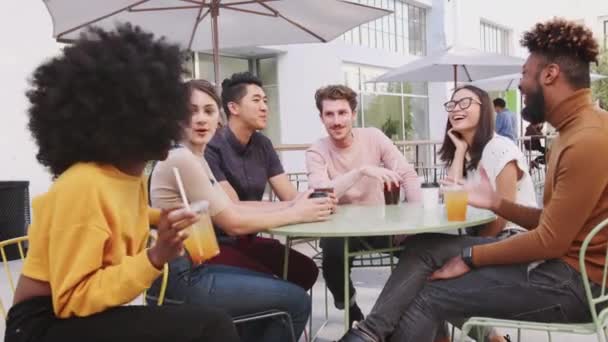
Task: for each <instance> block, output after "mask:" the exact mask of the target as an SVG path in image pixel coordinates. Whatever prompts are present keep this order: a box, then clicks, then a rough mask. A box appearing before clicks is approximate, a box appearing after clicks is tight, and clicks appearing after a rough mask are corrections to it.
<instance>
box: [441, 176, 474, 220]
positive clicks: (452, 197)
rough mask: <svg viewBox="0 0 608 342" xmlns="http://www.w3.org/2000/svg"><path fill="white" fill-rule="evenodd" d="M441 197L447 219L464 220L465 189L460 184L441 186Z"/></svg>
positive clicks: (465, 212) (466, 196) (465, 210)
mask: <svg viewBox="0 0 608 342" xmlns="http://www.w3.org/2000/svg"><path fill="white" fill-rule="evenodd" d="M443 199H444V202H445V209H446V212H447V216H448V221H465V220H466V219H467V200H468V195H467V192H466V190H465V189H464V188H463V187H462V186H460V185H450V186H447V187H445V188H443Z"/></svg>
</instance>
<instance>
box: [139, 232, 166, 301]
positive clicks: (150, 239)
mask: <svg viewBox="0 0 608 342" xmlns="http://www.w3.org/2000/svg"><path fill="white" fill-rule="evenodd" d="M157 239H158V233H157V232H156V230H154V229H150V235H149V236H148V247H152V246H153V245H154V244H155V243H156V240H157ZM168 282H169V264H168V263H165V264H164V265H163V273H162V279H161V283H160V291H159V293H158V298H157V299H156V305H158V306H161V305H163V303H164V302H165V293H166V292H167V284H168ZM147 297H148V290H146V291H144V293H143V305H147V304H148V303H147V300H146V299H147Z"/></svg>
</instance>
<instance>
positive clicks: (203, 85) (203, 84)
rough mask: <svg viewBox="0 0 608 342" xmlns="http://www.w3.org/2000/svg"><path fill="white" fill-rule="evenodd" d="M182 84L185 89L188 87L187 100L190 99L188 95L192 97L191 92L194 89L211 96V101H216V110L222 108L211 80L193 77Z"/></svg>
mask: <svg viewBox="0 0 608 342" xmlns="http://www.w3.org/2000/svg"><path fill="white" fill-rule="evenodd" d="M184 85H185V86H186V89H188V101H190V97H192V92H194V91H195V90H200V91H202V92H203V93H205V94H207V95H209V96H211V98H212V99H213V101H215V103H217V108H218V110H219V109H220V108H222V101H221V100H220V97H219V95H217V92H216V91H215V87H214V86H213V84H211V82H209V81H207V80H203V79H194V80H190V81H188V82H186V83H184ZM188 103H190V102H188Z"/></svg>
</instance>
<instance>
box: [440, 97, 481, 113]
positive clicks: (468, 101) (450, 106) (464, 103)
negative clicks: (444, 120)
mask: <svg viewBox="0 0 608 342" xmlns="http://www.w3.org/2000/svg"><path fill="white" fill-rule="evenodd" d="M473 103H477V104H478V105H481V102H479V101H477V100H475V99H474V98H472V97H463V98H461V99H460V100H458V101H454V100H452V101H448V102H446V103H444V104H443V108H445V110H446V112H453V111H455V110H456V106H458V107H460V109H461V110H465V109H467V108H469V107H471V105H472V104H473Z"/></svg>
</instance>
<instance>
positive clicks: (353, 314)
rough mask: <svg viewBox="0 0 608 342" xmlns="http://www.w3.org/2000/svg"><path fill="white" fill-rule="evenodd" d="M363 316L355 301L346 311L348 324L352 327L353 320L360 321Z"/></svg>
mask: <svg viewBox="0 0 608 342" xmlns="http://www.w3.org/2000/svg"><path fill="white" fill-rule="evenodd" d="M363 318H364V316H363V312H361V309H360V308H359V305H357V303H355V304H353V306H351V307H350V309H349V311H348V326H349V327H352V326H353V322H361V321H362V320H363Z"/></svg>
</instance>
